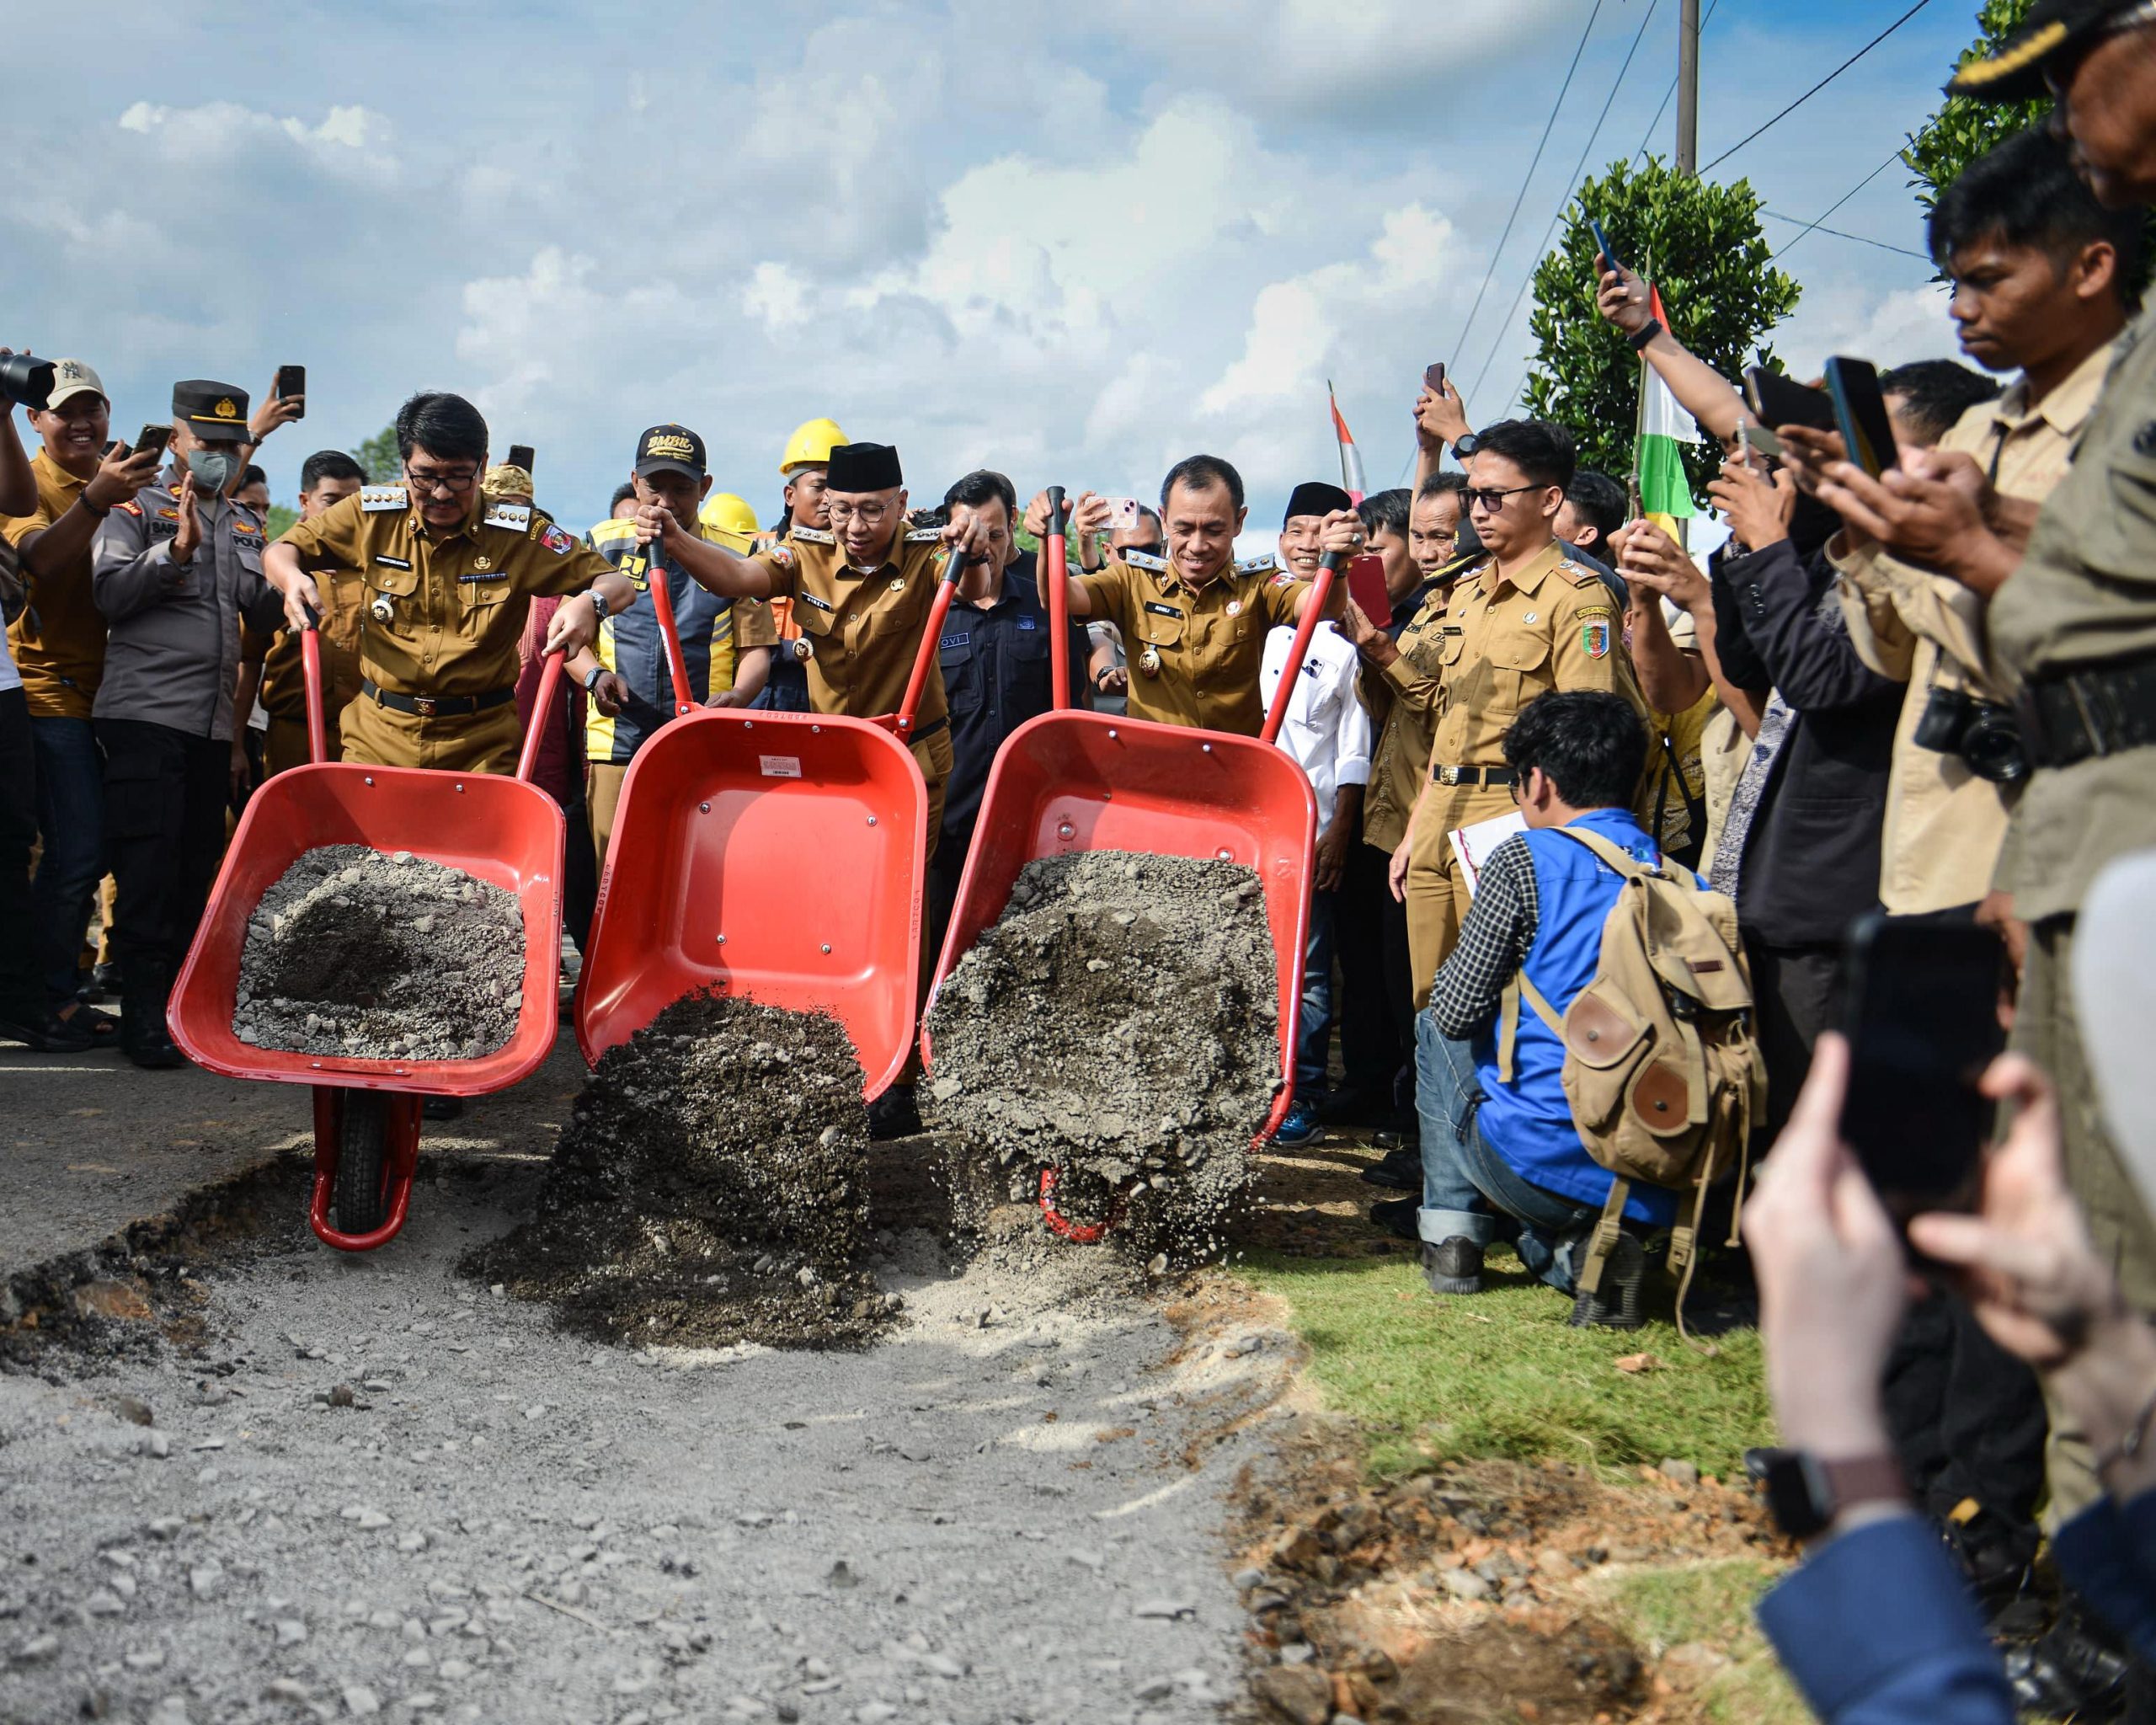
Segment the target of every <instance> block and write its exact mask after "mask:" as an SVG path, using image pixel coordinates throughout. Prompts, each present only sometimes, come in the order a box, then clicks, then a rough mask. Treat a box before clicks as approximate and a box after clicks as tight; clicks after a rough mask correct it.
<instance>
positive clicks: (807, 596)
mask: <svg viewBox="0 0 2156 1725" xmlns="http://www.w3.org/2000/svg"><path fill="white" fill-rule="evenodd" d="M793 596H794V597H795V598H797V599H798V600H799V601H801V602H802V603H803V605H813V606H815V607H816V609H817V610H819V611H829V612H830V614H831V615H832V616H834V617H835V616H837V615H838V606H835V605H833V604H832V603H831V602H830V601H829V600H825V599H819V598H818V597H817V596H816V595H814V593H797V594H795V595H793Z"/></svg>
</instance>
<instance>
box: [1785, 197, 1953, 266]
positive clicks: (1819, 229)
mask: <svg viewBox="0 0 2156 1725" xmlns="http://www.w3.org/2000/svg"><path fill="white" fill-rule="evenodd" d="M1759 213H1760V214H1761V215H1762V216H1772V217H1773V218H1774V220H1775V221H1777V222H1788V223H1790V225H1791V226H1792V227H1796V226H1801V227H1803V229H1804V233H1823V234H1827V235H1828V236H1829V237H1831V238H1834V239H1850V240H1854V241H1855V242H1856V243H1858V244H1859V245H1860V246H1873V247H1876V248H1878V249H1879V250H1880V251H1882V252H1892V253H1894V254H1896V255H1897V256H1899V257H1903V258H1914V259H1916V260H1917V261H1918V262H1919V263H1920V264H1929V263H1932V262H1934V261H1935V260H1934V259H1930V258H1927V257H1925V256H1924V254H1923V253H1922V252H1913V251H1911V250H1910V249H1909V248H1908V247H1907V246H1890V245H1888V244H1887V242H1886V241H1885V240H1883V239H1873V238H1870V236H1869V235H1866V234H1861V233H1846V232H1843V230H1842V229H1840V228H1838V227H1827V226H1826V225H1825V224H1824V223H1822V222H1806V221H1805V219H1804V218H1803V217H1802V216H1785V215H1783V214H1782V212H1781V211H1779V210H1762V211H1760V212H1759ZM1801 238H1804V234H1803V233H1801V234H1799V235H1797V237H1796V239H1801ZM1796 239H1793V240H1791V241H1790V245H1792V246H1793V245H1795V244H1796ZM1788 249H1789V246H1785V247H1783V248H1782V250H1783V251H1787V250H1788ZM1780 255H1781V254H1780V252H1778V253H1776V254H1775V256H1777V257H1780Z"/></svg>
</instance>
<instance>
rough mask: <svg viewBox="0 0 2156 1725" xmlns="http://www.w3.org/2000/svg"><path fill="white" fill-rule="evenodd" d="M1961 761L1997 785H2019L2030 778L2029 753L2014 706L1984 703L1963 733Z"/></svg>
mask: <svg viewBox="0 0 2156 1725" xmlns="http://www.w3.org/2000/svg"><path fill="white" fill-rule="evenodd" d="M1961 758H1962V760H1964V761H1967V763H1968V766H1969V771H1970V772H1973V773H1974V774H1976V776H1977V777H1978V778H1982V779H1988V780H1990V781H1991V782H1992V783H1993V784H1995V785H2011V784H2019V783H2020V782H2021V781H2022V780H2023V779H2025V778H2026V777H2028V776H2029V754H2028V750H2025V749H2024V748H2023V747H2022V745H2021V722H2020V719H2019V718H2016V717H2015V713H2014V709H2013V708H2010V707H2002V706H1999V705H1998V704H1997V703H1996V702H1990V701H1983V702H1977V703H1976V712H1975V713H1974V714H1973V715H1972V718H1970V721H1969V726H1968V729H1967V730H1965V731H1964V732H1963V733H1962V734H1961Z"/></svg>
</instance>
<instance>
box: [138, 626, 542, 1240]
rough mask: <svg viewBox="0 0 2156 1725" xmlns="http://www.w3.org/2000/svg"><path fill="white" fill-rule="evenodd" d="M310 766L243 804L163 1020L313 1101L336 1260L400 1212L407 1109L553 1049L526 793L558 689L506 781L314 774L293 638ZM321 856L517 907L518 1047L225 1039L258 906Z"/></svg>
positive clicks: (522, 1069) (317, 766)
mask: <svg viewBox="0 0 2156 1725" xmlns="http://www.w3.org/2000/svg"><path fill="white" fill-rule="evenodd" d="M300 655H301V663H302V666H303V668H304V674H305V676H306V680H307V734H308V739H309V741H310V743H311V745H312V751H313V756H314V759H313V761H312V764H311V765H308V766H296V767H293V768H291V769H290V770H289V771H287V772H280V773H279V774H278V775H277V776H276V777H275V778H273V779H271V780H270V781H269V782H267V783H265V784H264V786H263V787H262V788H261V789H260V790H259V791H257V792H256V793H254V795H253V797H252V798H249V799H248V805H247V811H246V813H245V814H242V815H241V816H240V821H239V827H238V830H237V831H236V832H235V833H234V834H233V835H232V844H231V846H229V847H228V848H227V851H226V852H225V862H224V867H223V868H221V869H220V870H219V871H218V874H217V883H216V887H215V889H213V890H212V891H211V895H210V903H209V907H208V909H207V910H206V911H205V913H204V916H203V918H202V923H201V927H200V928H199V929H198V930H197V931H196V932H195V944H194V946H193V947H192V948H190V949H189V953H188V954H187V963H186V964H184V966H182V967H181V969H180V973H179V980H178V981H177V982H176V983H175V984H174V985H173V995H172V1002H171V1006H170V1007H169V1009H168V1018H169V1021H170V1023H171V1028H172V1036H173V1041H174V1042H176V1043H178V1044H179V1046H180V1048H181V1049H183V1050H184V1051H185V1053H186V1055H187V1056H188V1058H189V1059H190V1060H193V1061H194V1062H195V1064H196V1065H199V1066H206V1067H207V1068H208V1069H209V1070H210V1071H212V1072H221V1073H223V1074H225V1076H227V1077H232V1078H265V1079H269V1080H270V1081H274V1082H276V1083H280V1084H309V1085H312V1086H313V1087H314V1194H313V1198H312V1202H311V1203H310V1204H309V1206H308V1211H307V1220H308V1221H309V1222H310V1223H311V1224H312V1226H313V1228H314V1231H315V1232H316V1234H318V1236H321V1238H322V1239H323V1241H325V1242H328V1244H329V1245H331V1246H334V1247H337V1248H338V1249H339V1250H340V1251H344V1252H371V1251H372V1250H373V1249H374V1248H375V1247H377V1246H380V1245H382V1244H384V1243H385V1242H387V1241H390V1240H392V1239H394V1238H395V1237H396V1235H397V1232H398V1230H399V1229H400V1228H402V1227H403V1226H404V1216H405V1213H406V1211H407V1210H408V1209H409V1208H410V1205H411V1201H412V1176H413V1173H414V1170H415V1169H416V1168H417V1167H418V1166H419V1105H420V1103H421V1101H422V1099H423V1098H424V1097H430V1096H483V1095H486V1094H488V1092H493V1091H497V1090H503V1089H506V1088H507V1087H509V1086H510V1085H512V1084H515V1083H516V1082H517V1081H519V1080H520V1079H523V1078H525V1077H527V1076H530V1075H531V1073H532V1072H533V1071H536V1070H537V1068H538V1067H539V1065H540V1064H541V1063H542V1061H543V1060H546V1058H547V1054H548V1053H549V1052H550V1051H551V1050H552V1048H553V1045H554V1035H555V1032H556V1029H557V1028H558V1000H559V995H560V990H561V965H562V950H561V948H562V905H561V875H562V837H563V821H562V811H561V810H560V809H559V808H558V807H557V806H556V805H555V803H554V799H553V798H551V797H549V796H548V795H547V793H545V792H544V791H542V790H541V789H539V788H538V787H536V785H534V784H532V783H531V766H532V761H533V758H534V756H536V754H537V752H538V745H539V734H540V730H541V729H542V726H543V724H545V721H546V716H547V713H548V712H549V710H550V709H551V708H552V706H553V700H554V695H555V692H556V691H557V690H558V688H559V686H560V683H561V673H562V657H561V654H558V653H557V654H552V655H550V656H549V657H548V659H547V665H546V671H545V674H544V676H543V677H542V681H541V682H540V685H539V700H538V704H537V706H536V708H535V709H534V711H533V713H532V717H531V730H530V731H529V732H528V733H527V734H526V737H525V740H524V750H523V754H522V756H521V758H520V760H519V761H518V762H517V767H516V776H515V777H514V778H503V777H500V776H499V775H498V774H489V773H478V772H475V773H453V772H424V771H421V770H419V769H417V768H414V767H405V766H359V765H356V764H348V763H345V762H341V761H324V760H323V755H324V754H325V753H326V752H327V751H326V749H325V746H324V741H323V736H324V733H323V708H322V656H321V655H322V649H321V646H320V644H319V643H318V640H317V639H316V637H315V633H314V631H313V630H312V629H311V628H310V629H308V630H307V631H305V632H304V633H302V636H301V638H300ZM323 845H366V846H371V848H373V849H375V850H377V851H386V852H394V851H409V852H412V853H413V854H414V855H415V856H418V857H424V858H425V859H426V860H427V861H429V862H430V863H441V864H443V865H444V866H446V867H447V868H461V869H462V870H464V872H465V873H467V874H470V875H473V876H475V877H477V878H478V879H481V880H483V881H486V882H488V883H489V884H493V885H494V886H498V887H501V888H504V889H506V890H507V891H510V892H512V893H515V895H516V898H517V903H518V905H519V906H520V908H521V910H522V911H523V914H524V997H523V1001H522V1005H521V1007H520V1012H519V1014H518V1017H517V1021H516V1033H515V1035H513V1036H512V1037H511V1038H510V1040H509V1041H508V1043H507V1044H504V1046H503V1047H501V1048H499V1049H496V1050H495V1051H494V1053H493V1054H490V1055H480V1056H478V1058H476V1059H473V1060H354V1059H348V1058H345V1057H343V1056H339V1055H307V1054H291V1053H286V1052H282V1051H280V1050H278V1049H264V1048H257V1047H255V1046H253V1044H249V1043H244V1042H242V1041H241V1040H240V1039H238V1037H237V1036H235V1035H234V1034H233V1033H232V1007H233V1003H234V996H235V995H236V992H237V984H238V980H239V960H240V949H241V947H242V946H243V943H244V942H245V940H246V937H247V924H248V918H249V917H250V916H253V913H254V908H255V906H256V905H259V903H260V902H261V900H262V895H263V894H264V892H265V891H267V890H268V889H269V888H270V887H271V886H272V885H274V884H275V883H276V882H277V880H278V879H280V877H281V876H282V875H283V874H284V873H285V871H286V869H287V868H290V867H291V865H292V864H293V863H295V862H296V861H297V860H298V859H299V858H300V857H302V855H304V854H305V853H306V852H308V851H312V850H313V849H315V848H317V847H318V846H323Z"/></svg>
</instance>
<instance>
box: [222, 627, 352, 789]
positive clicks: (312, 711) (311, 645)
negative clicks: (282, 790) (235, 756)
mask: <svg viewBox="0 0 2156 1725" xmlns="http://www.w3.org/2000/svg"><path fill="white" fill-rule="evenodd" d="M306 609H307V627H306V628H303V629H302V630H301V631H300V681H302V683H303V684H304V685H305V686H306V688H307V759H308V760H310V761H316V762H321V761H327V760H328V758H329V720H328V713H327V712H326V710H325V704H324V702H323V698H322V613H321V612H320V611H317V610H316V609H315V608H314V607H313V606H311V605H310V606H307V607H306ZM232 723H233V724H235V725H242V724H246V723H247V716H246V715H245V714H244V713H234V714H233V715H232Z"/></svg>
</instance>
